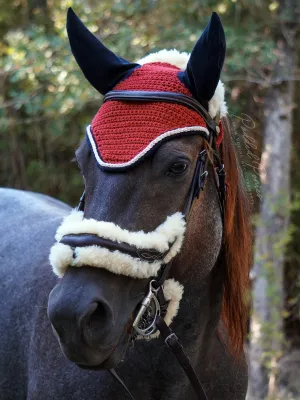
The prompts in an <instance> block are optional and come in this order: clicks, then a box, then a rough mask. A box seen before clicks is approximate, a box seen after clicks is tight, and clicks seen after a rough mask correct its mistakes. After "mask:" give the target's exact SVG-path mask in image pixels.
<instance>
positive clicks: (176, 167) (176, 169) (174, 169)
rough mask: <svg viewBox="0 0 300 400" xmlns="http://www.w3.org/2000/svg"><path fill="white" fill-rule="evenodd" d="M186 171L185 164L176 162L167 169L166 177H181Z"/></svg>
mask: <svg viewBox="0 0 300 400" xmlns="http://www.w3.org/2000/svg"><path fill="white" fill-rule="evenodd" d="M186 169H187V163H185V162H183V161H180V162H176V163H174V164H173V165H172V166H171V168H170V169H169V171H168V172H167V175H168V176H170V175H182V174H183V173H184V172H185V170H186Z"/></svg>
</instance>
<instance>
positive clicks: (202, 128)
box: [87, 62, 208, 168]
mask: <svg viewBox="0 0 300 400" xmlns="http://www.w3.org/2000/svg"><path fill="white" fill-rule="evenodd" d="M179 71H180V69H179V68H178V67H176V66H174V65H171V64H168V63H162V62H153V63H148V64H145V65H143V66H141V67H140V68H136V69H135V70H134V71H133V72H132V74H131V75H130V76H129V77H128V78H127V79H125V80H124V81H121V82H120V83H119V84H117V85H116V86H115V87H114V90H148V91H166V92H176V93H181V94H184V95H186V96H192V95H191V93H190V92H189V90H188V89H187V88H186V87H185V86H184V84H183V83H182V82H181V81H180V80H179V78H178V72H179ZM186 133H189V134H193V133H197V134H204V135H205V136H206V135H208V130H207V128H206V124H205V122H204V120H203V118H202V117H201V116H200V115H199V114H198V113H197V112H195V111H193V110H191V109H189V108H188V107H185V106H183V105H179V104H171V103H164V102H161V103H159V102H146V103H134V102H130V103H129V102H123V101H114V100H112V101H107V102H105V103H104V104H103V105H102V107H101V108H100V110H99V111H98V113H97V114H96V116H95V117H94V119H93V121H92V125H91V126H90V127H88V128H87V134H88V138H89V140H90V143H91V145H92V148H93V151H94V154H95V157H96V159H97V161H98V163H99V164H100V166H102V167H104V168H126V167H129V166H131V165H133V164H134V163H136V162H137V161H139V160H140V159H142V158H143V157H144V156H145V155H146V154H148V153H149V152H150V150H153V149H154V148H155V147H156V146H157V145H158V144H159V143H161V141H163V140H167V139H168V138H171V137H174V136H175V135H182V134H186Z"/></svg>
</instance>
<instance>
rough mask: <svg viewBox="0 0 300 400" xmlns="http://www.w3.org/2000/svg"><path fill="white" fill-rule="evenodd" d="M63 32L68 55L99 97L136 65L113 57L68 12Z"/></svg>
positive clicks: (76, 18)
mask: <svg viewBox="0 0 300 400" xmlns="http://www.w3.org/2000/svg"><path fill="white" fill-rule="evenodd" d="M67 32H68V37H69V41H70V45H71V49H72V53H73V55H74V57H75V59H76V61H77V64H78V65H79V67H80V69H81V70H82V72H83V73H84V76H85V77H86V79H87V80H88V81H89V82H90V83H91V85H93V86H94V88H95V89H97V90H98V91H99V92H100V93H101V94H103V95H104V94H106V93H107V92H109V91H110V90H111V89H112V88H113V87H114V86H115V85H116V84H117V83H118V82H120V80H122V79H123V78H124V77H125V76H127V75H128V74H129V73H130V72H131V71H132V70H134V69H135V68H137V67H138V66H139V65H138V64H134V63H130V62H128V61H126V60H124V59H123V58H121V57H118V56H117V55H115V54H114V53H113V52H112V51H110V50H109V49H108V48H107V47H105V46H104V45H103V44H102V43H101V42H100V41H99V40H98V39H97V38H96V36H94V35H93V34H92V33H91V32H90V31H89V30H88V29H87V28H86V27H85V26H84V24H83V23H82V22H81V20H80V19H79V18H78V17H77V15H76V14H75V12H74V11H73V10H72V8H69V9H68V16H67Z"/></svg>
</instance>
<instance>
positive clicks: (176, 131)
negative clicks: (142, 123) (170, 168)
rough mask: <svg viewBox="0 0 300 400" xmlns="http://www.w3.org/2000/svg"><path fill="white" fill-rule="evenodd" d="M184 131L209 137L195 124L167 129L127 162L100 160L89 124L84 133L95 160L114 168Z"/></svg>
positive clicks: (140, 156)
mask: <svg viewBox="0 0 300 400" xmlns="http://www.w3.org/2000/svg"><path fill="white" fill-rule="evenodd" d="M184 132H205V133H206V135H207V139H209V132H208V129H207V128H205V127H204V126H198V125H196V126H187V127H185V128H177V129H173V130H171V131H167V132H165V133H163V134H161V135H159V136H157V137H156V138H155V139H154V140H152V142H150V143H149V144H148V146H147V147H145V148H144V149H143V150H142V151H141V152H140V153H138V154H137V155H136V156H135V157H133V158H132V159H131V160H129V161H127V162H124V163H116V164H112V163H106V162H105V161H103V160H102V158H101V156H100V154H99V152H98V149H97V145H96V143H95V140H94V137H93V133H92V128H91V125H89V126H88V127H87V128H86V133H87V136H88V138H89V141H90V143H91V146H92V149H93V153H94V156H95V157H96V160H97V162H98V163H99V164H100V165H101V166H103V167H107V168H115V169H117V168H124V167H129V166H130V165H132V164H134V163H136V162H137V161H138V160H139V159H141V158H142V157H143V156H144V155H145V154H146V153H148V151H150V150H151V149H152V148H153V147H154V146H155V145H156V144H157V143H159V142H160V141H162V140H163V139H165V138H167V137H171V136H175V135H178V134H180V133H184Z"/></svg>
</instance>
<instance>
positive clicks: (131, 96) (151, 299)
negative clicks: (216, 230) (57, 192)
mask: <svg viewBox="0 0 300 400" xmlns="http://www.w3.org/2000/svg"><path fill="white" fill-rule="evenodd" d="M109 100H119V101H126V102H168V103H176V104H181V105H184V106H186V107H188V108H190V109H192V110H194V111H196V112H197V113H199V114H200V115H201V117H202V118H203V119H204V120H205V122H206V125H207V127H208V131H209V135H207V134H206V133H205V132H201V133H198V134H201V135H202V136H203V137H204V139H205V140H206V141H207V143H208V145H209V146H208V147H209V150H208V151H211V154H210V156H211V157H210V156H209V154H208V151H207V150H206V149H203V150H202V151H201V152H200V153H199V154H198V157H197V162H196V166H195V170H194V174H193V178H192V182H191V186H190V189H189V194H188V199H187V202H186V205H185V207H184V211H183V215H184V217H185V219H187V217H188V215H189V213H190V210H191V207H192V204H193V201H194V199H195V198H199V195H200V193H201V191H203V190H204V187H205V182H206V177H207V175H208V162H209V158H211V160H212V162H213V163H214V168H213V170H214V181H215V184H216V188H217V191H218V198H219V203H220V210H221V216H222V222H223V234H224V222H225V221H224V219H225V218H224V217H225V198H226V184H225V169H224V164H223V161H222V151H221V149H220V148H219V150H218V149H217V145H216V140H217V136H218V133H219V126H218V125H217V123H216V121H215V120H213V119H212V118H211V117H210V115H209V113H208V112H207V110H206V109H205V108H204V107H203V106H202V105H201V104H200V103H199V102H198V101H196V100H195V99H194V98H192V97H189V96H186V95H183V94H180V93H173V92H152V91H127V90H126V91H116V90H114V91H110V92H108V93H107V94H106V95H105V96H104V102H106V101H109ZM221 146H222V144H221V145H220V147H221ZM84 205H85V193H83V195H82V196H81V198H80V201H79V204H78V210H80V211H83V210H84ZM95 241H96V242H95ZM61 242H62V243H64V244H70V242H72V245H74V236H73V237H71V238H69V237H67V236H65V237H64V238H63V240H62V241H61ZM88 244H94V245H95V244H96V245H97V244H98V245H104V246H105V247H106V248H108V249H112V250H116V249H117V250H120V251H123V252H125V253H127V254H131V255H133V256H136V257H139V258H143V257H145V252H144V253H143V252H139V253H137V251H136V249H134V248H132V247H131V246H129V245H126V244H123V243H115V242H111V241H108V240H106V239H101V238H96V237H93V238H92V239H91V242H90V243H89V238H88V237H87V238H86V240H85V241H84V245H88ZM79 245H80V243H79ZM148 253H149V252H148ZM150 256H151V257H154V258H155V259H163V258H164V256H165V254H161V253H158V252H157V253H155V254H151V255H150ZM146 257H147V252H146ZM148 257H149V254H148ZM172 263H173V259H172V260H171V261H169V262H168V263H167V264H163V265H162V267H161V270H160V273H159V275H158V277H157V278H156V279H152V280H151V281H150V283H149V290H148V293H147V295H146V297H145V298H144V299H143V301H142V303H141V305H140V308H139V311H138V312H137V315H136V317H135V319H134V321H133V325H132V326H133V329H134V331H135V332H136V334H138V335H141V336H149V335H151V334H153V333H155V332H156V331H157V330H158V331H159V332H160V334H161V336H162V337H163V338H164V341H165V343H166V344H167V345H168V346H169V347H170V349H171V350H172V352H173V353H174V355H175V356H176V358H177V360H178V362H179V364H180V365H181V367H182V368H183V370H184V372H185V373H186V375H187V377H188V379H189V381H190V383H191V385H192V386H193V388H194V391H195V393H196V395H197V398H198V399H199V400H207V396H206V394H205V392H204V390H203V387H202V385H201V382H200V380H199V379H198V377H197V375H196V373H195V371H194V369H193V367H192V365H191V363H190V361H189V358H188V357H187V355H186V354H185V352H184V350H183V348H182V346H181V344H180V343H179V341H178V338H177V336H176V335H175V333H174V332H172V330H171V329H170V328H169V326H168V325H167V324H166V323H165V321H164V316H165V314H166V310H167V306H168V302H167V301H166V299H165V297H164V292H163V284H164V282H165V280H166V278H167V276H168V274H169V271H170V269H171V267H172ZM110 372H111V374H112V375H113V376H114V378H116V379H117V381H118V382H119V383H120V384H121V385H122V386H123V388H124V389H125V391H126V392H127V394H128V396H129V397H130V398H131V399H133V400H134V397H133V396H132V394H131V393H130V391H129V389H128V388H127V387H126V385H125V383H124V382H123V381H122V380H121V378H120V377H119V376H118V375H117V373H116V371H115V370H110Z"/></svg>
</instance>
